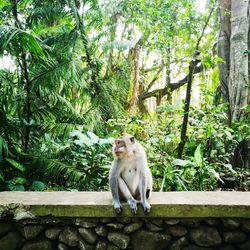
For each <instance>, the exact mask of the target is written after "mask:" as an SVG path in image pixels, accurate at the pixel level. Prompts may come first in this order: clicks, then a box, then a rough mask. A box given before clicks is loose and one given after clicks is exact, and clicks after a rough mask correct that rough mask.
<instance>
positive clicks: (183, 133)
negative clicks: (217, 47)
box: [177, 8, 214, 158]
mask: <svg viewBox="0 0 250 250" xmlns="http://www.w3.org/2000/svg"><path fill="white" fill-rule="evenodd" d="M213 10H214V8H212V9H211V11H210V14H209V16H208V18H207V20H206V23H205V25H204V27H203V30H202V32H201V35H200V37H199V38H198V40H197V44H196V51H195V53H194V55H193V58H194V59H193V60H192V61H191V63H190V65H189V73H188V81H187V90H186V99H185V107H184V117H183V123H182V128H181V142H180V143H179V145H178V150H177V152H178V158H182V153H183V150H184V146H185V143H186V140H187V136H186V133H187V125H188V117H189V107H190V100H191V90H192V81H193V75H194V72H195V68H196V66H197V64H198V63H199V62H200V60H199V59H198V58H197V57H198V56H199V55H200V52H199V44H200V41H201V39H202V37H203V35H204V33H205V29H206V27H207V25H208V23H209V20H210V18H211V16H212V13H213Z"/></svg>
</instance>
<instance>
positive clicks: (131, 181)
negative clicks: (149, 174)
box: [121, 157, 140, 193]
mask: <svg viewBox="0 0 250 250" xmlns="http://www.w3.org/2000/svg"><path fill="white" fill-rule="evenodd" d="M121 167H122V171H121V172H122V173H121V177H122V179H123V180H124V181H125V183H126V184H127V186H128V188H129V189H130V191H131V192H132V193H135V191H136V189H137V187H138V183H139V176H140V173H139V169H138V166H137V164H136V160H135V158H134V157H132V158H131V159H129V160H127V161H125V162H123V163H122V166H121Z"/></svg>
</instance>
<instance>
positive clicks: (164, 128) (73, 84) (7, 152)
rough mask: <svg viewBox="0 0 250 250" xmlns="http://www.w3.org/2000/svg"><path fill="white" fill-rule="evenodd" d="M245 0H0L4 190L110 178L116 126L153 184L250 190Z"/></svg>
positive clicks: (104, 186) (0, 184) (67, 186)
mask: <svg viewBox="0 0 250 250" xmlns="http://www.w3.org/2000/svg"><path fill="white" fill-rule="evenodd" d="M249 6H250V4H249V1H244V0H238V1H234V0H232V1H231V0H218V1H216V0H207V1H206V0H196V1H193V0H183V1H178V0H156V1H151V0H139V1H138V0H119V1H115V0H83V1H80V0H60V1H59V0H50V1H48V0H44V1H40V0H1V2H0V17H1V18H0V56H1V59H0V190H11V191H23V190H37V191H52V190H72V191H77V190H84V191H92V190H96V191H102V190H108V172H109V169H110V166H111V164H112V153H111V148H112V142H113V140H114V138H116V137H119V136H120V135H121V134H122V133H123V132H126V133H129V134H133V135H135V136H136V138H137V140H138V141H140V143H141V144H142V145H143V146H144V147H145V150H146V152H147V155H148V163H149V166H150V169H151V171H152V174H153V178H154V190H155V191H170V190H172V191H180V190H242V191H244V190H250V170H249V138H250V136H249V131H250V128H249V111H250V106H249V100H250V91H249V53H250V50H249V47H250V32H249V30H250V21H249V20H250V19H249Z"/></svg>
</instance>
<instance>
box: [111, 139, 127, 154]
mask: <svg viewBox="0 0 250 250" xmlns="http://www.w3.org/2000/svg"><path fill="white" fill-rule="evenodd" d="M126 148H127V147H126V143H125V141H124V140H122V139H117V140H115V143H114V146H113V154H114V156H116V157H117V158H118V159H121V158H123V157H124V156H125V155H126V151H127V149H126Z"/></svg>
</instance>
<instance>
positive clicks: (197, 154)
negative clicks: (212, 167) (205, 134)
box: [194, 144, 204, 167]
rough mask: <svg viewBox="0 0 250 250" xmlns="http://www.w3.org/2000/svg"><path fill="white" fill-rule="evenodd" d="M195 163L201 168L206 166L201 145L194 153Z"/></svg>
mask: <svg viewBox="0 0 250 250" xmlns="http://www.w3.org/2000/svg"><path fill="white" fill-rule="evenodd" d="M194 162H195V164H196V165H197V166H199V167H203V165H204V158H203V152H202V150H201V144H200V145H199V146H198V147H197V148H196V150H195V152H194Z"/></svg>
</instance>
